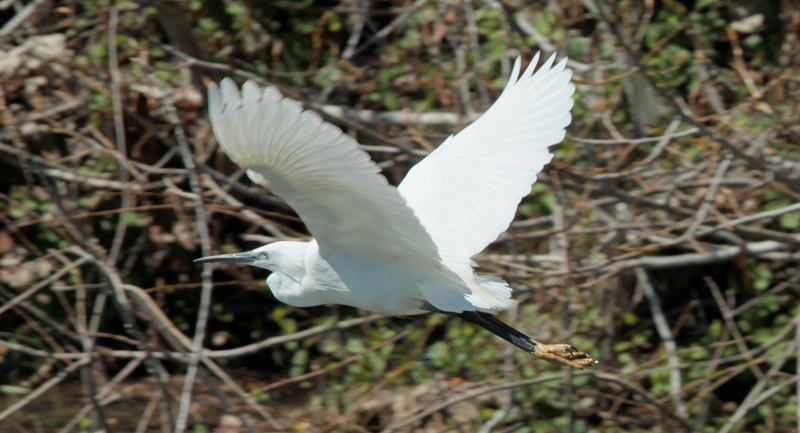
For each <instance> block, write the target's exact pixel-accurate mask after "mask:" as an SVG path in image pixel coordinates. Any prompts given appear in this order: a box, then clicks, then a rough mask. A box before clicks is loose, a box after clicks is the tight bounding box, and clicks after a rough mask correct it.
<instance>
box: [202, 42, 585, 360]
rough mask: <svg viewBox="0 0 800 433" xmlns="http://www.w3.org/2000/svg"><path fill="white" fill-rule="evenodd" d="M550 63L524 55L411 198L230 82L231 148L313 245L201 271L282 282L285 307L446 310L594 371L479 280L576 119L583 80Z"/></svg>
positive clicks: (270, 94)
mask: <svg viewBox="0 0 800 433" xmlns="http://www.w3.org/2000/svg"><path fill="white" fill-rule="evenodd" d="M538 59H539V55H538V54H537V55H536V56H535V57H534V59H533V60H532V61H531V63H530V65H529V66H528V67H527V69H526V70H525V71H524V72H522V74H521V75H520V69H521V61H520V59H519V58H517V60H516V62H515V63H514V68H513V70H512V73H511V78H510V79H509V82H508V84H507V85H506V87H505V89H504V91H503V92H502V94H501V95H500V97H499V98H498V100H497V101H496V102H495V103H494V104H493V105H492V106H491V107H490V108H489V109H488V110H487V111H486V112H485V113H484V114H483V115H482V116H481V117H480V118H479V119H478V120H476V121H475V122H473V123H472V124H471V125H469V126H467V127H466V128H464V129H463V130H462V131H461V132H459V133H458V134H455V135H451V136H450V137H448V138H447V139H446V140H445V141H444V143H442V145H440V146H439V147H438V148H437V149H436V150H435V151H433V152H432V153H431V154H430V155H428V156H427V157H426V158H424V159H423V160H422V161H420V162H419V163H418V164H417V165H416V166H414V167H413V168H412V169H411V170H410V171H409V173H408V175H407V176H406V178H405V180H403V182H402V183H401V184H400V186H399V187H397V188H395V187H394V186H392V185H390V184H389V183H388V182H387V180H386V178H384V177H383V176H382V175H381V174H380V168H379V167H378V166H377V165H376V164H375V163H374V162H373V161H372V160H371V159H370V158H369V155H367V153H366V152H364V151H363V150H362V149H361V148H360V147H359V145H358V143H357V142H356V141H355V140H354V139H353V138H352V137H350V136H348V135H346V134H344V133H343V132H342V130H341V129H339V128H338V127H336V126H335V125H332V124H330V123H327V122H325V121H323V120H322V119H321V118H320V117H319V116H318V115H317V114H315V113H313V112H311V111H304V110H303V108H302V107H301V106H300V105H299V104H298V103H297V102H295V101H293V100H291V99H288V98H282V97H281V95H280V93H279V92H278V91H277V90H276V89H275V88H274V87H267V88H266V89H263V90H262V89H260V88H259V87H258V86H257V85H256V84H255V83H253V82H251V81H248V82H246V83H245V84H244V86H242V89H241V92H240V91H239V89H238V88H237V87H236V85H235V84H234V82H233V81H232V80H230V79H227V78H226V79H225V80H223V81H222V83H221V85H220V87H217V86H216V85H215V84H212V85H210V86H209V89H208V94H209V98H208V100H209V115H210V118H211V125H212V128H213V130H214V134H215V136H216V138H217V141H218V142H219V144H220V146H221V147H222V149H223V150H224V151H225V153H227V154H228V156H229V157H230V158H231V159H232V160H233V161H234V162H236V163H237V164H239V165H240V166H242V167H244V168H245V169H246V170H247V175H248V177H249V178H250V179H251V180H253V181H254V182H255V183H258V184H260V185H263V186H264V187H266V188H269V189H270V191H271V192H272V193H273V194H275V195H277V196H279V197H281V198H282V199H283V200H284V201H286V203H287V204H289V205H290V206H291V207H292V208H293V209H294V210H295V211H296V212H297V214H298V215H299V216H300V218H301V219H302V220H303V221H304V222H305V224H306V226H307V227H308V229H309V231H310V232H311V234H312V235H313V236H314V239H313V240H311V241H309V242H275V243H271V244H268V245H265V246H263V247H260V248H257V249H255V250H252V251H249V252H245V253H237V254H226V255H219V256H211V257H204V258H201V259H197V260H196V261H197V262H235V263H245V264H249V265H252V266H257V267H261V268H264V269H268V270H270V271H272V274H271V275H270V276H269V277H268V278H267V285H268V286H269V287H270V289H271V290H272V292H273V293H274V294H275V296H276V298H277V299H279V300H280V301H282V302H285V303H287V304H290V305H294V306H298V307H308V306H313V305H321V304H328V303H335V304H344V305H350V306H353V307H357V308H362V309H366V310H371V311H376V312H381V313H386V314H395V315H407V314H418V313H423V312H426V311H435V312H441V313H445V314H449V315H453V316H457V317H460V318H462V319H465V320H468V321H470V322H473V323H476V324H478V325H480V326H482V327H484V328H486V329H487V330H489V331H491V332H493V333H495V334H497V335H499V336H500V337H502V338H504V339H506V340H507V341H509V342H511V343H513V344H515V345H517V346H518V347H520V348H522V349H525V350H527V351H528V352H531V353H533V354H534V355H537V356H539V357H542V358H545V359H549V360H553V361H557V362H561V363H564V364H567V365H571V366H573V367H577V368H583V367H586V366H588V365H591V364H593V363H595V362H596V361H595V360H594V359H593V358H592V357H590V356H589V355H587V354H585V353H583V352H579V351H577V350H575V348H574V347H572V346H571V345H568V344H550V345H548V344H542V343H539V342H537V341H535V340H533V339H531V338H530V337H528V336H527V335H525V334H523V333H522V332H520V331H517V330H516V329H514V328H512V327H510V326H509V325H507V324H505V323H503V322H502V321H500V320H499V319H497V318H496V317H494V316H493V315H492V313H496V312H499V311H502V310H507V309H509V308H513V307H514V306H515V305H516V302H515V301H514V300H513V299H511V288H510V287H509V286H508V284H507V283H506V282H505V281H503V280H501V279H500V278H496V277H491V276H484V275H476V274H474V272H473V268H472V266H473V264H472V261H471V257H472V256H473V255H475V254H477V253H479V252H480V251H481V250H483V249H484V248H485V247H486V246H487V245H488V244H489V243H490V242H492V241H494V240H495V239H496V238H497V236H498V235H499V234H500V233H502V232H503V231H505V230H506V229H507V228H508V225H509V224H510V223H511V220H512V219H513V218H514V214H515V211H516V208H517V206H518V205H519V202H520V200H521V199H522V198H523V197H525V196H526V195H527V194H528V193H529V192H530V186H531V184H532V183H534V182H535V181H536V175H537V174H538V173H539V172H540V171H541V170H542V168H543V167H544V165H546V164H547V163H548V162H550V159H551V158H552V156H553V155H552V154H551V153H550V152H549V150H548V147H549V146H552V145H554V144H557V143H559V142H561V140H562V139H563V138H564V134H565V128H566V126H567V125H569V123H570V120H571V115H570V109H571V108H572V104H573V102H572V94H573V93H574V91H575V86H574V85H573V84H572V83H571V82H570V78H571V71H570V70H569V69H567V68H566V59H564V60H562V61H561V62H559V63H558V64H556V65H555V66H554V65H553V63H554V60H555V55H553V56H551V57H550V58H549V59H548V60H547V61H546V62H545V63H544V64H543V65H542V66H541V67H540V68H539V69H538V70H537V69H536V64H537V63H538Z"/></svg>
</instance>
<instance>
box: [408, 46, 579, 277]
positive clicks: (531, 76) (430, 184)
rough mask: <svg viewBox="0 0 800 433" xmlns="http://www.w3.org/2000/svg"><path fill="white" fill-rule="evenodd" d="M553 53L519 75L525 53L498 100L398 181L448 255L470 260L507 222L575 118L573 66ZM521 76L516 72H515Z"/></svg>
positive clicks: (441, 252) (450, 258)
mask: <svg viewBox="0 0 800 433" xmlns="http://www.w3.org/2000/svg"><path fill="white" fill-rule="evenodd" d="M554 59H555V55H553V56H552V57H550V59H548V60H547V61H546V62H545V63H544V65H542V67H540V68H539V69H538V71H536V73H534V70H535V66H536V64H537V63H538V60H539V54H538V53H537V54H536V56H535V57H534V58H533V60H532V61H531V63H530V65H529V66H528V68H527V69H526V70H525V72H523V73H522V76H519V72H520V59H519V58H517V61H516V62H515V63H514V68H513V70H512V72H511V78H509V81H508V84H507V85H506V88H505V90H503V93H502V94H501V95H500V97H499V98H498V100H497V101H496V102H495V103H494V104H493V105H492V106H491V107H490V108H489V109H488V110H487V111H486V112H485V113H483V115H482V116H481V117H480V118H478V120H476V121H475V122H473V123H472V124H470V125H469V126H467V127H466V128H464V129H463V130H462V131H461V132H459V133H458V134H456V135H451V136H450V137H448V138H447V139H446V140H445V141H444V143H442V144H441V145H440V146H439V147H438V148H437V149H436V150H434V151H433V152H432V153H431V154H430V155H428V156H427V157H426V158H425V159H423V160H422V161H420V162H419V163H418V164H417V165H415V166H414V167H413V168H412V169H411V170H410V171H409V172H408V175H407V176H406V178H405V179H404V180H403V182H402V183H401V184H400V186H399V187H398V190H399V191H400V195H402V196H403V198H405V199H406V203H408V206H410V207H411V209H413V210H414V214H415V215H416V216H417V218H419V220H420V221H421V222H422V225H423V226H424V227H425V230H426V231H427V232H428V234H429V235H430V236H431V238H433V241H434V243H435V244H436V246H437V247H438V249H439V255H440V256H441V257H442V258H443V259H445V261H446V262H449V263H452V262H461V263H463V262H465V261H467V260H468V259H469V257H472V256H473V255H475V254H477V253H479V252H480V251H481V250H483V249H484V248H485V247H486V245H488V244H489V243H490V242H492V241H494V240H495V239H497V236H498V235H499V234H500V233H502V232H503V231H505V230H506V229H507V228H508V225H509V224H510V223H511V220H512V219H513V218H514V213H515V211H516V209H517V206H518V205H519V202H520V200H522V198H523V197H524V196H526V195H527V194H528V193H530V188H531V184H533V183H534V182H536V175H537V174H538V173H539V172H540V171H542V168H543V167H544V166H545V164H547V163H548V162H550V159H551V158H552V157H553V154H551V153H550V152H549V151H548V146H552V145H554V144H557V143H559V142H561V140H563V139H564V134H565V128H566V127H567V125H569V123H570V121H571V120H572V116H571V114H570V109H571V108H572V104H573V101H572V94H573V93H574V91H575V85H574V84H572V83H571V82H570V78H571V77H572V72H571V71H570V70H569V69H565V66H566V59H564V60H562V61H561V62H559V63H558V64H557V65H555V66H553V61H554ZM518 76H519V79H518V78H517V77H518Z"/></svg>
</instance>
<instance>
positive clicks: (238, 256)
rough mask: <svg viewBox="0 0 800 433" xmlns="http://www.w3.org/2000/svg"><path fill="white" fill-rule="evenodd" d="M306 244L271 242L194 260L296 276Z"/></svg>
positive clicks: (299, 269)
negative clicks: (250, 267) (251, 267)
mask: <svg viewBox="0 0 800 433" xmlns="http://www.w3.org/2000/svg"><path fill="white" fill-rule="evenodd" d="M307 246H308V242H273V243H271V244H267V245H264V246H262V247H258V248H256V249H254V250H251V251H246V252H243V253H233V254H220V255H216V256H208V257H201V258H199V259H195V261H194V262H195V263H241V264H244V265H250V266H255V267H257V268H262V269H267V270H270V271H272V272H280V273H283V274H288V275H292V276H296V275H297V274H298V272H300V273H302V271H303V269H304V268H305V265H304V262H305V250H306V247H307Z"/></svg>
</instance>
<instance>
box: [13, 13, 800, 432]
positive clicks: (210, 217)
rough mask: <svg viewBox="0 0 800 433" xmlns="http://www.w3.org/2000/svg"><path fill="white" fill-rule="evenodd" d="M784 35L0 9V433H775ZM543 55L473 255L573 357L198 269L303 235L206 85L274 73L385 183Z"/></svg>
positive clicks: (648, 18) (790, 280)
mask: <svg viewBox="0 0 800 433" xmlns="http://www.w3.org/2000/svg"><path fill="white" fill-rule="evenodd" d="M798 36H800V8H799V7H798V5H797V3H796V2H793V1H789V0H765V1H756V0H726V1H710V0H696V1H692V0H643V1H639V0H637V1H631V0H548V1H522V0H484V1H481V0H447V1H433V0H384V1H381V0H327V1H325V0H298V1H292V0H285V1H280V0H274V1H264V2H261V1H253V0H186V1H152V2H151V1H144V0H143V1H139V2H135V1H111V0H88V1H54V0H3V1H0V114H2V115H1V116H0V125H2V127H0V218H2V222H0V424H2V426H3V427H2V430H3V431H7V432H89V431H92V432H94V431H100V430H105V431H108V432H132V431H136V432H162V431H163V432H169V431H179V432H180V431H192V432H210V431H218V432H239V431H247V432H262V431H279V430H282V431H299V432H304V431H307V432H379V431H385V432H392V431H398V432H411V431H425V432H440V431H454V432H472V431H479V432H488V431H496V432H518V433H522V432H586V431H603V432H628V431H666V432H671V431H698V432H787V431H796V430H797V429H798V423H800V421H799V420H798V413H800V400H798V394H800V382H799V381H798V378H799V377H800V376H798V374H797V373H798V371H797V370H798V364H800V358H798V353H800V331H798V326H800V325H799V323H800V316H799V315H798V314H799V313H800V311H798V306H799V305H800V302H798V300H799V299H800V298H798V295H799V294H800V273H799V272H798V262H799V261H800V250H799V248H798V244H800V205H799V204H798V197H799V196H800V163H798V161H800V146H798V141H799V140H798V138H800V127H799V126H798V125H800V105H799V104H798V94H799V92H798V88H799V87H800V71H799V68H800V50H799V49H798V46H799V45H798ZM537 51H541V52H542V53H543V57H544V58H546V57H547V56H549V55H551V54H552V53H555V52H557V55H558V56H559V58H561V57H563V56H568V57H569V67H570V68H571V69H572V70H573V73H574V75H573V76H574V81H575V83H576V85H577V91H576V93H575V107H574V109H573V117H574V120H573V122H572V125H571V126H570V127H569V129H568V134H567V138H566V139H565V140H564V142H563V143H561V144H560V145H558V146H555V147H553V149H552V150H553V152H554V153H555V158H554V159H553V162H552V163H551V164H550V165H549V166H547V167H546V168H545V170H544V172H543V174H542V175H540V176H539V181H538V182H537V183H536V184H535V185H534V186H533V187H532V189H531V193H530V195H529V196H528V197H526V198H525V199H524V200H523V202H522V204H521V205H520V207H519V210H518V215H517V218H516V219H515V222H514V223H513V224H512V226H511V228H510V229H509V230H508V232H507V233H505V234H503V235H502V236H501V237H500V239H499V240H498V242H496V243H495V244H493V245H492V246H491V247H489V248H488V249H487V250H486V251H485V252H484V253H482V254H480V255H479V256H477V257H476V261H477V262H478V264H479V266H480V269H481V270H482V271H483V272H486V273H493V274H495V275H498V276H500V277H502V278H504V279H506V280H507V281H509V282H510V283H511V285H512V287H514V293H515V297H516V298H517V299H519V300H520V301H521V302H520V306H519V309H518V310H516V311H511V312H508V313H507V314H504V315H503V316H502V318H503V319H504V320H506V321H508V322H509V323H511V324H513V325H514V326H516V327H517V328H519V329H521V330H523V331H525V332H526V333H528V334H530V335H532V336H533V337H535V338H537V339H539V340H542V341H546V342H551V343H560V342H569V343H572V344H574V345H575V346H577V347H578V348H579V349H581V350H584V351H587V352H589V353H590V354H591V355H592V356H594V357H595V358H598V359H600V362H601V363H600V364H599V365H598V366H597V367H595V368H593V369H590V370H587V371H583V372H581V371H577V370H576V371H572V370H568V369H565V368H563V367H560V366H556V365H551V364H548V363H546V362H543V361H539V360H536V359H535V358H532V357H531V356H529V355H528V354H527V353H525V352H523V351H520V350H517V349H516V348H514V347H513V346H511V345H510V344H507V343H505V342H504V341H502V340H500V339H498V338H496V337H494V336H493V335H492V334H490V333H488V332H486V331H484V330H482V329H480V328H478V327H476V326H474V325H471V324H468V323H466V322H462V321H459V320H457V319H451V318H449V317H446V316H444V315H436V314H429V315H423V316H417V317H411V318H397V317H382V316H375V315H372V314H371V313H368V312H365V311H357V310H355V309H352V308H349V307H335V306H323V307H317V308H308V309H297V308H292V307H289V306H287V305H284V304H280V303H279V302H277V301H276V300H275V299H274V298H273V296H272V295H271V293H270V292H269V290H268V289H267V287H266V284H265V282H264V279H265V278H266V276H267V272H266V271H264V270H260V269H255V268H250V267H243V266H216V267H214V268H213V269H214V270H213V272H212V271H211V270H210V269H209V270H207V271H203V268H202V267H201V266H198V265H195V264H194V263H192V260H193V259H195V258H197V257H200V256H202V255H206V254H209V253H228V252H236V251H241V250H247V249H251V248H254V247H256V246H259V245H261V244H263V243H265V242H270V241H273V240H276V239H308V233H307V231H306V229H305V227H304V225H303V224H302V222H301V221H299V219H298V218H297V217H296V215H295V214H293V213H292V211H291V209H289V208H288V207H287V206H286V205H285V204H283V203H282V202H281V201H280V200H279V199H277V198H276V197H274V196H271V195H269V192H268V191H267V190H265V189H263V188H260V187H258V186H255V185H254V184H252V183H251V182H250V181H249V180H248V179H247V178H246V176H244V175H243V173H242V171H241V170H239V169H238V167H236V166H235V165H234V164H232V163H231V162H230V161H229V160H228V158H227V157H226V156H225V154H224V153H223V152H222V151H221V150H220V149H219V148H218V147H217V145H216V142H215V140H214V138H213V134H212V133H211V130H210V126H209V123H208V117H207V113H206V104H205V100H204V98H205V90H204V89H205V86H206V85H207V84H208V83H209V82H211V81H217V80H219V79H221V78H222V77H225V76H230V77H233V78H234V79H235V80H236V81H237V82H239V83H242V82H243V81H245V80H247V79H253V80H255V81H256V82H258V83H260V84H261V85H275V86H278V87H279V88H280V90H281V91H282V92H283V93H284V95H287V96H289V97H292V98H295V99H297V100H298V101H300V102H302V103H303V104H304V105H305V106H306V107H307V108H308V109H311V110H314V111H316V112H318V113H320V114H321V115H323V116H324V117H325V119H326V120H328V121H330V122H333V123H335V124H336V125H338V126H339V127H341V128H342V129H343V130H345V131H346V132H348V133H349V134H352V135H353V136H354V137H356V138H357V139H358V141H359V142H360V143H362V144H363V146H364V149H365V150H367V151H368V152H369V153H370V154H371V156H372V158H373V159H375V160H376V161H377V162H378V163H379V164H380V166H381V167H382V168H383V173H384V175H386V177H387V178H388V179H389V181H390V182H391V183H393V184H397V183H399V182H400V181H401V180H402V179H403V176H404V175H405V173H406V172H407V171H408V169H409V168H410V167H411V166H412V165H413V164H414V163H415V162H417V161H419V160H420V159H421V158H422V157H424V156H425V155H426V154H427V153H428V152H430V151H431V150H432V149H434V148H435V147H436V146H437V145H438V144H439V143H441V142H442V141H443V140H444V139H445V138H446V137H447V136H448V135H449V134H451V133H453V132H456V131H458V130H460V129H461V128H463V127H464V126H465V125H467V124H469V122H470V121H472V120H474V119H475V118H476V116H478V115H479V114H480V113H481V112H482V111H484V110H485V109H486V108H487V107H488V106H489V105H490V104H491V103H492V102H493V101H494V100H495V99H496V97H497V96H498V95H499V93H500V92H501V91H502V89H503V86H504V85H505V83H506V81H507V79H508V75H509V73H510V70H511V66H512V64H513V61H514V59H515V58H516V57H517V56H521V57H522V59H523V63H524V65H527V63H528V62H529V61H530V59H531V58H532V57H533V55H534V54H535V53H536V52H537Z"/></svg>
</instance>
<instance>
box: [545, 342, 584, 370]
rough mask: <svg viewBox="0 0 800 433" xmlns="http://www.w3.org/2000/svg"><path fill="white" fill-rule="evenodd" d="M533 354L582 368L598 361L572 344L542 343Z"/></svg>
mask: <svg viewBox="0 0 800 433" xmlns="http://www.w3.org/2000/svg"><path fill="white" fill-rule="evenodd" d="M533 354H534V355H536V356H537V357H539V358H542V359H545V360H548V361H551V362H558V363H560V364H565V365H569V366H570V367H575V368H577V369H580V370H583V369H584V368H586V367H590V366H592V365H595V364H597V363H598V361H597V360H596V359H594V358H592V357H591V356H589V355H588V354H587V353H586V352H579V351H578V349H576V348H575V346H573V345H571V344H542V345H540V346H537V347H536V352H534V353H533Z"/></svg>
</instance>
